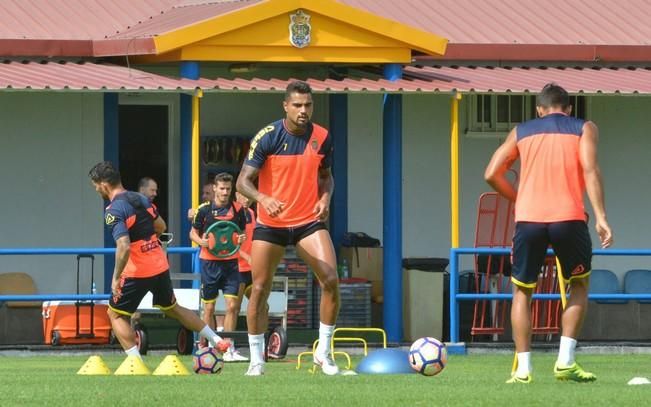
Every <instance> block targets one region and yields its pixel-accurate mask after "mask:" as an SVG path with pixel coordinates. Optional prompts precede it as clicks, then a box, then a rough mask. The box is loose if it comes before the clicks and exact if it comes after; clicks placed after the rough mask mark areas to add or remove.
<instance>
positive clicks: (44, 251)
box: [0, 247, 199, 302]
mask: <svg viewBox="0 0 651 407" xmlns="http://www.w3.org/2000/svg"><path fill="white" fill-rule="evenodd" d="M166 250H167V253H168V254H183V253H196V252H198V251H199V249H198V248H196V247H168V248H167V249H166ZM71 254H72V255H95V254H98V255H107V254H108V255H113V254H115V248H86V247H70V248H64V249H61V248H24V249H19V248H16V249H0V256H3V255H7V256H9V255H71ZM109 298H110V295H109V294H30V295H27V294H24V295H0V302H2V301H90V300H108V299H109Z"/></svg>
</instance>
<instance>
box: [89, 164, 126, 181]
mask: <svg viewBox="0 0 651 407" xmlns="http://www.w3.org/2000/svg"><path fill="white" fill-rule="evenodd" d="M88 176H89V177H90V179H91V181H93V182H95V183H99V182H106V183H107V184H109V185H111V186H117V185H120V184H121V183H122V179H121V178H120V172H119V171H118V170H117V169H116V168H115V167H114V166H113V163H111V162H110V161H102V162H101V163H97V164H95V166H94V167H93V168H91V169H90V171H88Z"/></svg>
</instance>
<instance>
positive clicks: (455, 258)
mask: <svg viewBox="0 0 651 407" xmlns="http://www.w3.org/2000/svg"><path fill="white" fill-rule="evenodd" d="M592 253H593V255H595V256H651V250H649V249H606V250H604V249H598V250H593V252H592ZM469 254H473V255H474V254H497V255H510V254H511V248H508V247H502V248H499V247H495V248H476V247H461V248H452V249H450V342H452V343H457V342H459V301H470V300H510V299H512V297H513V296H512V295H511V294H462V293H459V257H460V256H461V255H469ZM547 254H549V255H554V252H553V251H552V250H549V251H548V252H547ZM533 298H534V299H538V300H558V299H560V298H561V297H560V295H559V294H534V295H533ZM588 298H589V299H591V300H615V299H617V300H619V299H625V300H650V299H651V293H648V294H588Z"/></svg>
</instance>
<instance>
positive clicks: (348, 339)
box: [296, 327, 387, 374]
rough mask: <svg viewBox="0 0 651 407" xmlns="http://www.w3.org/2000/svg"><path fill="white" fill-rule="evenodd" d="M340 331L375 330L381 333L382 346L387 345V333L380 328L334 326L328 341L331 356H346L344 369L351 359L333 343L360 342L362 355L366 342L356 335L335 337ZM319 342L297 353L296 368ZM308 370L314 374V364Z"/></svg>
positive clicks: (365, 348) (312, 353)
mask: <svg viewBox="0 0 651 407" xmlns="http://www.w3.org/2000/svg"><path fill="white" fill-rule="evenodd" d="M341 332H347V333H348V332H377V333H380V334H381V335H382V346H383V347H384V348H385V349H386V347H387V334H386V332H385V331H384V329H382V328H348V327H345V328H335V330H334V332H333V333H332V339H331V343H330V349H331V350H332V358H333V359H334V360H336V358H337V355H340V356H344V357H345V358H346V369H350V368H351V366H352V363H351V360H350V355H349V354H348V353H347V352H344V351H336V350H335V343H336V342H361V343H362V345H363V347H364V356H366V355H368V343H367V342H366V339H364V338H360V337H356V336H341V337H337V333H341ZM318 344H319V340H318V339H317V340H315V341H314V342H313V343H312V350H311V351H306V352H301V353H299V354H298V360H297V361H296V369H297V370H298V369H300V368H301V363H302V359H303V356H306V357H307V356H314V352H315V351H316V347H317V346H318ZM308 372H310V373H312V374H314V373H315V372H316V369H315V366H314V365H313V366H312V367H311V368H310V369H309V370H308Z"/></svg>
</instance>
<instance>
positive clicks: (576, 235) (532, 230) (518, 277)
mask: <svg viewBox="0 0 651 407" xmlns="http://www.w3.org/2000/svg"><path fill="white" fill-rule="evenodd" d="M550 245H551V246H552V248H553V249H554V253H555V254H556V256H557V257H558V260H559V261H560V263H561V269H562V272H563V280H565V281H566V282H569V281H570V280H572V279H575V278H582V277H587V276H589V275H590V270H591V269H592V241H591V240H590V233H589V232H588V225H587V224H586V223H585V222H584V221H581V220H573V221H565V222H553V223H538V222H517V223H516V225H515V234H514V235H513V249H512V254H511V256H512V258H511V261H512V263H513V272H512V275H511V281H513V283H514V284H517V285H519V286H521V287H530V288H533V287H535V286H536V283H537V282H538V274H539V273H540V270H541V268H542V266H543V263H544V261H545V256H546V254H545V253H546V252H547V249H548V248H549V246H550Z"/></svg>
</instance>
